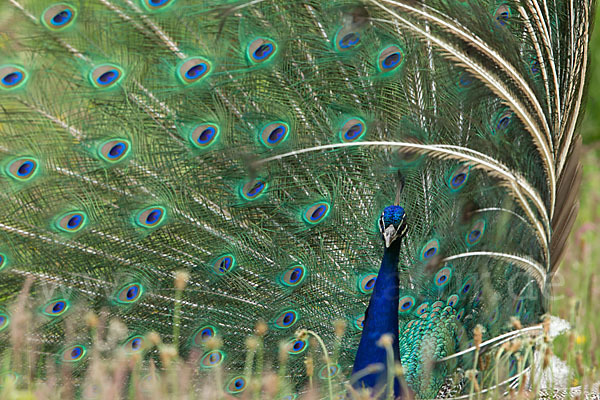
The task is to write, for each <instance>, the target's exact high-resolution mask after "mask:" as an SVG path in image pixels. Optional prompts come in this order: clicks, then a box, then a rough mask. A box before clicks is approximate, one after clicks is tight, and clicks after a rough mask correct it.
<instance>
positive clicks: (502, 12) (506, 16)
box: [494, 4, 512, 27]
mask: <svg viewBox="0 0 600 400" xmlns="http://www.w3.org/2000/svg"><path fill="white" fill-rule="evenodd" d="M511 16H512V11H511V9H510V7H509V6H508V4H502V5H500V6H499V7H498V8H497V9H496V11H495V12H494V19H495V20H496V25H497V26H499V27H504V26H506V25H507V24H508V22H509V21H510V17H511Z"/></svg>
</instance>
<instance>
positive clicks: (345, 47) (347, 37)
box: [334, 27, 360, 53]
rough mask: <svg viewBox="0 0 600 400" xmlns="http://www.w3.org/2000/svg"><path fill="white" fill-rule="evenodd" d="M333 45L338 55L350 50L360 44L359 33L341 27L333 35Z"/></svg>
mask: <svg viewBox="0 0 600 400" xmlns="http://www.w3.org/2000/svg"><path fill="white" fill-rule="evenodd" d="M334 43H335V50H336V51H337V52H339V53H343V52H346V51H349V50H352V49H354V48H356V47H358V45H359V44H360V32H357V31H353V30H352V29H351V28H347V27H343V28H341V29H340V30H338V31H337V33H336V34H335V38H334Z"/></svg>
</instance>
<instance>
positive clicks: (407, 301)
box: [399, 296, 415, 314]
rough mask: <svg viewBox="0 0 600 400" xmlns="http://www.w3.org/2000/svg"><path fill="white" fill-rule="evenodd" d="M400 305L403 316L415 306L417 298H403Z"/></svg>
mask: <svg viewBox="0 0 600 400" xmlns="http://www.w3.org/2000/svg"><path fill="white" fill-rule="evenodd" d="M399 304H400V309H399V311H400V313H401V314H404V313H407V312H409V311H410V310H411V309H412V308H413V306H414V305H415V298H414V297H412V296H404V297H401V298H400V301H399Z"/></svg>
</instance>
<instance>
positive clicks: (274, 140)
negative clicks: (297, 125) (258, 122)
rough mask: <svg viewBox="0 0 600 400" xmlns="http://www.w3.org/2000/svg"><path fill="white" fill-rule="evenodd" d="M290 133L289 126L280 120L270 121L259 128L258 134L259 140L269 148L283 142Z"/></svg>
mask: <svg viewBox="0 0 600 400" xmlns="http://www.w3.org/2000/svg"><path fill="white" fill-rule="evenodd" d="M289 133H290V126H289V125H288V124H287V123H285V122H281V121H277V122H271V123H270V124H268V125H266V126H265V127H264V128H262V129H261V131H260V134H259V139H260V142H261V143H262V144H263V145H264V146H265V147H268V148H270V149H272V148H274V147H276V146H278V145H280V144H281V143H283V142H285V141H286V139H287V138H288V135H289Z"/></svg>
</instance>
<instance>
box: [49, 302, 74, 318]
mask: <svg viewBox="0 0 600 400" xmlns="http://www.w3.org/2000/svg"><path fill="white" fill-rule="evenodd" d="M69 307H70V305H69V302H67V301H66V300H65V299H58V300H53V301H51V302H50V303H48V304H46V305H45V306H44V307H43V308H42V313H43V314H45V315H47V316H49V317H58V316H60V315H62V314H64V313H65V312H66V311H67V310H68V309H69Z"/></svg>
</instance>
